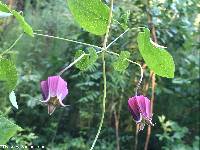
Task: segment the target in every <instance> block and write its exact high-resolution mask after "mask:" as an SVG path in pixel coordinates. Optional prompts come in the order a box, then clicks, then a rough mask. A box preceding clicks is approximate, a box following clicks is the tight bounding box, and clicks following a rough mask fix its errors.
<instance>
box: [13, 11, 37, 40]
mask: <svg viewBox="0 0 200 150" xmlns="http://www.w3.org/2000/svg"><path fill="white" fill-rule="evenodd" d="M12 14H13V15H14V16H15V18H16V19H17V21H18V22H19V23H20V25H21V27H22V28H23V30H24V32H25V33H27V34H28V35H30V36H32V37H34V35H33V29H32V28H31V26H30V25H29V24H28V23H27V22H26V21H25V20H24V17H23V16H21V15H20V13H19V12H17V11H15V10H12Z"/></svg>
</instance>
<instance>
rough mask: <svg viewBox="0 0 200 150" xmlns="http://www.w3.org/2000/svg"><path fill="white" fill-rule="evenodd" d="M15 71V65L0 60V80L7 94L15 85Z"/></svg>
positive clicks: (5, 60)
mask: <svg viewBox="0 0 200 150" xmlns="http://www.w3.org/2000/svg"><path fill="white" fill-rule="evenodd" d="M17 78H18V77H17V70H16V67H15V65H14V64H13V63H12V62H11V61H10V60H7V59H2V60H0V80H1V81H4V82H5V85H6V87H7V89H8V91H9V92H11V91H12V90H13V89H14V88H15V86H16V84H17Z"/></svg>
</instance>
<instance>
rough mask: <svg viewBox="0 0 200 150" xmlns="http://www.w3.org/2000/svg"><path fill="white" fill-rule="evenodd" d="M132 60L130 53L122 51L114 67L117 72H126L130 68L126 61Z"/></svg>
mask: <svg viewBox="0 0 200 150" xmlns="http://www.w3.org/2000/svg"><path fill="white" fill-rule="evenodd" d="M128 58H130V53H129V52H128V51H121V53H120V55H119V58H118V59H117V61H115V62H114V63H113V67H114V69H115V70H116V71H120V72H122V71H124V70H126V68H128V66H129V62H128V61H127V60H126V59H128Z"/></svg>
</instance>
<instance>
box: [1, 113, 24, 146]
mask: <svg viewBox="0 0 200 150" xmlns="http://www.w3.org/2000/svg"><path fill="white" fill-rule="evenodd" d="M21 130H22V129H21V128H20V127H19V126H18V125H16V124H14V123H12V122H11V121H10V120H8V119H6V118H5V117H3V116H0V135H1V136H0V145H1V144H6V143H7V142H8V140H9V139H10V138H11V137H13V136H14V135H15V134H16V133H17V131H21Z"/></svg>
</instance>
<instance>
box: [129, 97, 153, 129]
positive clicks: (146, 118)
mask: <svg viewBox="0 0 200 150" xmlns="http://www.w3.org/2000/svg"><path fill="white" fill-rule="evenodd" d="M128 108H129V111H130V113H131V115H132V117H133V119H134V121H135V122H136V124H139V131H140V130H143V129H144V126H145V124H147V125H151V126H154V124H153V123H152V116H153V115H152V113H151V103H150V100H149V99H148V98H147V97H144V96H143V95H140V96H134V97H131V98H129V100H128Z"/></svg>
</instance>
